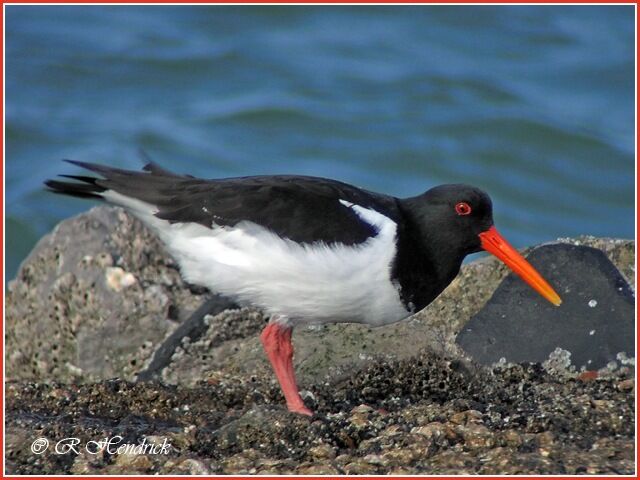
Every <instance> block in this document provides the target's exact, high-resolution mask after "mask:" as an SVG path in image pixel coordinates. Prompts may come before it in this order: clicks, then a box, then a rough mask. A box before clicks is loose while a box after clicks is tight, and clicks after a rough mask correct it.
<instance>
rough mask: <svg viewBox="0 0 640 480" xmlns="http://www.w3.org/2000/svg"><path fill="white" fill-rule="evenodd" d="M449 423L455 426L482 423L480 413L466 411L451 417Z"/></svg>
mask: <svg viewBox="0 0 640 480" xmlns="http://www.w3.org/2000/svg"><path fill="white" fill-rule="evenodd" d="M449 421H450V422H451V423H455V424H456V425H466V424H468V423H482V413H480V412H479V411H477V410H466V411H464V412H458V413H454V414H453V415H451V418H450V419H449Z"/></svg>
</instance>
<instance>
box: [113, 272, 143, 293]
mask: <svg viewBox="0 0 640 480" xmlns="http://www.w3.org/2000/svg"><path fill="white" fill-rule="evenodd" d="M105 277H106V280H107V286H108V287H109V288H110V289H111V290H115V291H116V292H119V291H121V290H123V289H125V288H128V287H130V286H131V285H133V284H135V283H136V282H137V280H136V277H135V276H134V275H133V274H132V273H130V272H125V271H124V270H123V269H122V268H120V267H107V270H106V272H105Z"/></svg>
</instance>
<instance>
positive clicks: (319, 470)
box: [296, 465, 340, 475]
mask: <svg viewBox="0 0 640 480" xmlns="http://www.w3.org/2000/svg"><path fill="white" fill-rule="evenodd" d="M339 473H340V472H339V471H338V470H337V469H336V468H335V467H332V466H331V465H306V466H301V467H298V468H296V474H297V475H338V474H339Z"/></svg>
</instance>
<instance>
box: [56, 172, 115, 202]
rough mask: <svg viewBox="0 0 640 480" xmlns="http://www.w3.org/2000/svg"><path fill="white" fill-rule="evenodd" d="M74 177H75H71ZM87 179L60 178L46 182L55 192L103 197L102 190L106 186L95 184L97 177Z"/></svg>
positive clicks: (84, 196) (83, 196)
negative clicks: (63, 179) (62, 180)
mask: <svg viewBox="0 0 640 480" xmlns="http://www.w3.org/2000/svg"><path fill="white" fill-rule="evenodd" d="M71 178H73V177H71ZM85 178H86V179H87V180H84V179H82V178H77V180H82V181H83V182H86V183H78V182H60V181H58V180H47V181H45V182H44V184H45V185H46V186H47V187H49V189H50V191H52V192H53V193H60V194H64V195H70V196H72V197H79V198H99V199H102V195H100V193H101V192H104V191H105V190H106V188H104V187H101V186H99V185H96V184H95V181H96V180H97V179H95V178H92V177H85Z"/></svg>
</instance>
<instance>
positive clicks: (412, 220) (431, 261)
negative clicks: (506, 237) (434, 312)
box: [394, 201, 465, 311]
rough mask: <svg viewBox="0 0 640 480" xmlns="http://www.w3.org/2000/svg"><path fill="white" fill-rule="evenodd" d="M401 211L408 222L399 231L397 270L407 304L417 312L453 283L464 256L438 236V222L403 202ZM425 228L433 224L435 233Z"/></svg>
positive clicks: (395, 268)
mask: <svg viewBox="0 0 640 480" xmlns="http://www.w3.org/2000/svg"><path fill="white" fill-rule="evenodd" d="M402 202H404V201H402ZM400 209H401V211H402V213H403V216H404V220H405V221H404V222H403V228H402V229H400V230H399V231H398V256H397V258H396V262H395V267H394V270H395V273H396V276H397V278H398V280H399V282H400V284H401V286H402V288H403V292H404V294H405V296H406V299H405V300H406V302H405V303H408V301H410V302H411V303H412V304H414V306H415V307H416V311H417V310H420V309H422V308H424V307H425V306H426V305H428V304H429V303H431V301H432V300H433V299H434V298H436V297H437V296H438V295H439V294H440V293H441V292H442V290H444V288H445V287H446V286H447V285H449V283H451V281H452V280H453V279H454V278H455V276H456V275H457V274H458V272H459V271H460V266H461V265H462V260H463V259H464V256H465V255H464V253H462V252H460V253H458V252H457V249H456V247H455V245H451V242H450V241H448V240H447V239H446V238H445V237H443V236H440V235H438V234H437V223H436V224H434V223H433V222H431V221H430V219H426V218H425V217H424V216H423V215H420V213H421V211H420V210H418V212H416V211H415V210H413V209H412V208H411V204H410V203H409V204H408V205H407V204H404V205H403V203H400ZM426 225H433V227H432V228H433V229H435V230H436V231H435V232H434V231H432V230H430V229H429V228H426ZM443 253H444V254H443ZM406 285H411V286H412V287H411V288H412V289H413V291H409V290H407V288H406V287H405V286H406Z"/></svg>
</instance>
